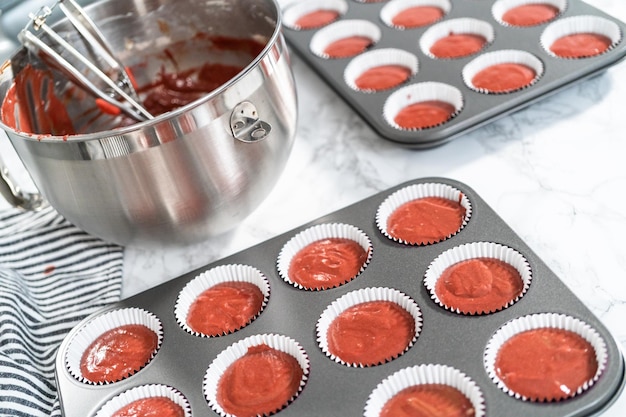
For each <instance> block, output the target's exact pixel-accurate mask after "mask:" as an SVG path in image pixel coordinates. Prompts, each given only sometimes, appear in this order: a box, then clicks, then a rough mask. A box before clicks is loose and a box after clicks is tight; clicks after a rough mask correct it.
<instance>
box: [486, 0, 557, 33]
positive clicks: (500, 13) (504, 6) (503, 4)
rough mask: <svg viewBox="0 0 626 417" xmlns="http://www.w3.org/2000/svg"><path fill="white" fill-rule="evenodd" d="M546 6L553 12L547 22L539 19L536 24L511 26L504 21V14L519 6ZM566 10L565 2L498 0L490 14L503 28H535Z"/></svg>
mask: <svg viewBox="0 0 626 417" xmlns="http://www.w3.org/2000/svg"><path fill="white" fill-rule="evenodd" d="M527 5H530V6H535V5H541V6H544V5H545V6H547V7H549V8H552V9H554V10H555V15H554V16H553V17H551V18H548V19H547V20H543V19H540V20H539V21H537V22H534V23H530V24H523V25H520V24H512V23H509V22H507V21H506V19H505V14H506V13H507V12H509V11H510V10H511V9H515V8H516V7H521V6H527ZM566 8H567V0H498V1H496V2H495V3H494V4H493V6H492V8H491V13H492V14H493V17H494V19H496V20H497V21H498V22H499V23H500V24H501V25H504V26H516V27H528V26H537V25H541V24H543V23H547V22H549V21H551V20H554V19H556V18H557V17H558V16H559V15H560V14H561V13H563V12H564V11H565V9H566Z"/></svg>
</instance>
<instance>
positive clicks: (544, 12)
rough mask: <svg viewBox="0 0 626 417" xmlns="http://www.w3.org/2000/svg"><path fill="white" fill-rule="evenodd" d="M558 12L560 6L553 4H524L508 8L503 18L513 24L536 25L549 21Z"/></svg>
mask: <svg viewBox="0 0 626 417" xmlns="http://www.w3.org/2000/svg"><path fill="white" fill-rule="evenodd" d="M558 14H559V9H558V7H555V6H553V5H551V4H547V3H535V4H523V5H521V6H517V7H513V8H512V9H509V10H507V11H506V12H505V13H504V14H503V15H502V18H501V19H502V21H503V22H505V23H508V24H509V25H512V26H534V25H539V24H541V23H545V22H548V21H550V20H552V19H554V18H555V17H556V16H557V15H558Z"/></svg>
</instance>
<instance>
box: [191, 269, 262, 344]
mask: <svg viewBox="0 0 626 417" xmlns="http://www.w3.org/2000/svg"><path fill="white" fill-rule="evenodd" d="M262 306H263V293H262V292H261V290H260V289H259V287H257V286H256V285H254V284H252V283H249V282H235V281H232V282H222V283H219V284H216V285H214V286H212V287H211V288H208V289H207V290H205V291H204V292H202V293H201V294H200V295H199V296H198V297H197V298H196V299H195V300H194V302H193V303H192V304H191V306H190V307H189V312H188V313H187V325H188V326H189V327H190V328H191V329H192V330H193V331H196V332H198V333H202V334H205V335H209V336H220V335H223V334H226V333H230V332H233V331H235V330H238V329H241V328H242V327H244V326H245V325H246V324H248V323H249V322H250V321H251V320H252V319H253V318H254V317H255V316H256V315H257V314H259V312H260V311H261V307H262Z"/></svg>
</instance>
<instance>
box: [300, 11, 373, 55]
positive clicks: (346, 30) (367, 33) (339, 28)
mask: <svg viewBox="0 0 626 417" xmlns="http://www.w3.org/2000/svg"><path fill="white" fill-rule="evenodd" d="M351 36H364V37H368V38H370V39H371V40H372V45H374V44H376V43H377V42H378V41H379V40H380V37H381V31H380V28H379V27H378V26H377V25H376V24H374V23H372V22H370V21H368V20H359V19H351V20H342V21H339V22H334V23H331V24H330V25H328V26H325V27H323V28H322V29H320V30H319V31H317V32H316V33H315V35H313V37H312V38H311V42H310V44H309V48H310V49H311V52H313V53H314V54H315V55H317V56H319V57H321V58H324V59H334V58H332V57H329V56H328V55H327V54H326V53H325V52H324V50H325V49H326V47H327V46H328V45H330V44H331V43H333V42H335V41H338V40H340V39H345V38H349V37H351ZM339 59H341V58H339Z"/></svg>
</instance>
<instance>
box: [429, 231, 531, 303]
mask: <svg viewBox="0 0 626 417" xmlns="http://www.w3.org/2000/svg"><path fill="white" fill-rule="evenodd" d="M476 258H492V259H498V260H500V261H502V262H505V263H507V264H509V265H511V266H512V267H514V268H515V269H516V270H517V272H519V274H520V277H521V279H522V282H523V288H522V292H521V294H519V295H518V296H517V297H515V298H514V299H513V300H510V301H509V302H508V303H506V304H505V305H503V306H501V307H500V308H498V309H495V310H492V311H482V312H480V311H478V312H474V313H464V312H461V310H460V309H459V308H455V307H453V306H448V305H446V304H444V303H443V302H442V301H441V300H440V299H439V297H438V296H437V294H436V292H435V285H436V284H437V281H438V280H439V278H440V277H441V275H442V274H443V273H444V271H445V270H446V269H447V268H449V267H450V266H452V265H454V264H457V263H459V262H462V261H465V260H468V259H476ZM531 282H532V271H531V269H530V265H529V263H528V261H527V260H526V258H525V257H524V256H523V255H522V254H521V253H519V252H518V251H516V250H515V249H512V248H510V247H508V246H504V245H501V244H499V243H492V242H473V243H467V244H464V245H460V246H456V247H454V248H451V249H448V250H447V251H445V252H443V253H442V254H440V255H439V256H438V257H437V258H435V260H433V261H432V262H431V264H430V265H429V266H428V269H427V270H426V273H425V275H424V285H425V286H426V289H427V290H428V292H429V293H430V298H432V299H433V301H435V302H436V303H437V304H439V305H440V306H441V307H443V308H445V309H446V310H449V311H453V312H455V313H457V314H468V315H480V314H489V313H494V312H496V311H500V310H503V309H505V308H508V307H510V306H512V305H513V304H515V303H516V302H518V301H519V300H520V299H521V298H522V297H523V296H524V294H526V292H527V291H528V288H529V287H530V284H531Z"/></svg>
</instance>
